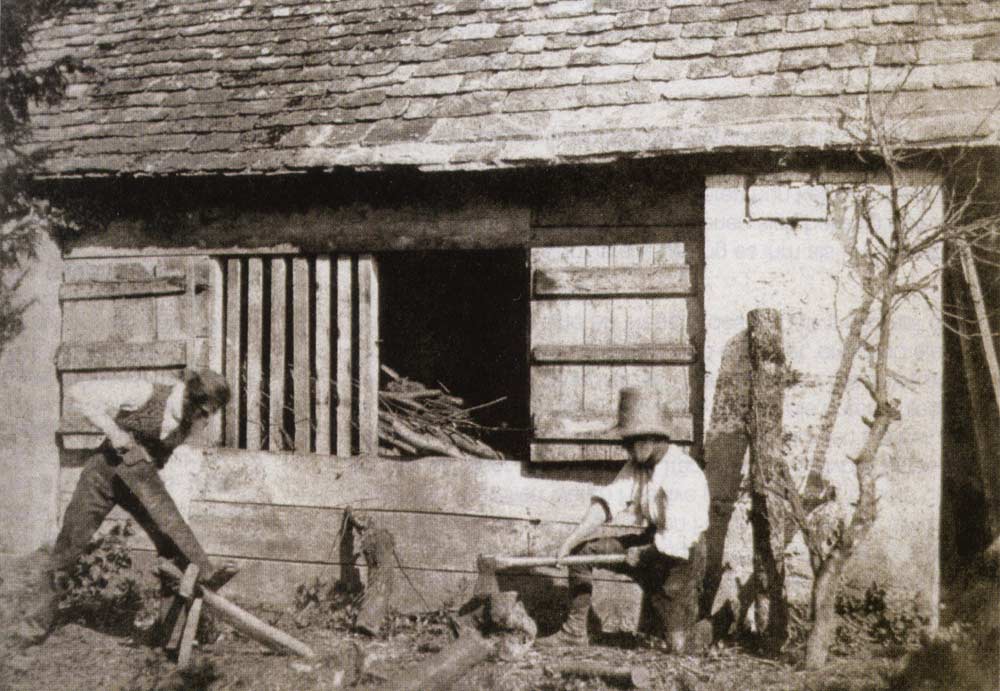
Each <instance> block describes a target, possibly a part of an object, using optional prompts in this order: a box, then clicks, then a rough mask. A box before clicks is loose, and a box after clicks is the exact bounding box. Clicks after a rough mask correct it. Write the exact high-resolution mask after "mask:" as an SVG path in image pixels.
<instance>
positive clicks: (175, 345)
mask: <svg viewBox="0 0 1000 691" xmlns="http://www.w3.org/2000/svg"><path fill="white" fill-rule="evenodd" d="M185 365H187V341H158V342H153V343H126V342H123V341H100V342H96V343H63V344H62V345H61V346H59V349H58V350H57V351H56V369H57V370H59V371H60V372H68V371H80V370H127V369H156V368H168V367H184V366H185Z"/></svg>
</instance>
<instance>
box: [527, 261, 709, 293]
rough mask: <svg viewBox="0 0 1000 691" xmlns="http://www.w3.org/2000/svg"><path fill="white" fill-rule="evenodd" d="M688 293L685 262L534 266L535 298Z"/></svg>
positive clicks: (689, 271)
mask: <svg viewBox="0 0 1000 691" xmlns="http://www.w3.org/2000/svg"><path fill="white" fill-rule="evenodd" d="M690 293H691V268H690V267H689V266H687V265H684V264H680V265H678V264H674V265H668V266H635V267H629V268H628V269H627V270H626V269H621V268H608V267H589V268H584V269H579V268H577V269H561V270H560V269H537V270H536V271H535V273H534V281H533V294H534V296H536V297H566V296H569V297H572V296H580V297H596V296H615V297H629V296H637V297H656V296H666V295H689V294H690Z"/></svg>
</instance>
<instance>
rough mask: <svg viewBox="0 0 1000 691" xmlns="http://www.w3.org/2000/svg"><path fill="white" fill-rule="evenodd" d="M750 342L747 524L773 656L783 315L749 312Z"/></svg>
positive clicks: (779, 565)
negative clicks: (749, 528) (751, 534)
mask: <svg viewBox="0 0 1000 691" xmlns="http://www.w3.org/2000/svg"><path fill="white" fill-rule="evenodd" d="M747 333H748V338H749V341H750V414H749V430H748V431H749V434H750V481H751V490H750V525H751V529H752V532H753V547H754V550H753V574H754V579H755V581H756V589H755V595H754V598H755V599H754V605H755V611H754V616H755V619H756V625H757V631H758V633H759V635H760V636H761V638H762V641H763V643H764V645H765V647H766V648H767V649H768V650H769V651H771V652H777V651H778V650H780V649H781V645H782V644H783V643H784V642H785V639H786V638H787V636H788V610H787V602H786V599H785V561H784V551H785V542H784V536H785V507H784V504H783V502H782V498H781V497H782V494H781V490H782V477H783V475H782V473H781V464H783V463H784V458H783V455H782V411H783V406H784V396H785V394H784V387H785V353H784V348H783V346H782V338H781V313H780V312H778V310H775V309H756V310H751V311H750V313H749V314H747Z"/></svg>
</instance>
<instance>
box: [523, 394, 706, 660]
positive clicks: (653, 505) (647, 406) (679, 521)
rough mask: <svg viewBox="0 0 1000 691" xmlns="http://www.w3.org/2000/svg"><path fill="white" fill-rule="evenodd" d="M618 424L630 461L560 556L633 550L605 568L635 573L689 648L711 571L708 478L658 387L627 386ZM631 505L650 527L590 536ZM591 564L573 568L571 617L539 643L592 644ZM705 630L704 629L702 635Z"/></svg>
mask: <svg viewBox="0 0 1000 691" xmlns="http://www.w3.org/2000/svg"><path fill="white" fill-rule="evenodd" d="M616 429H617V432H618V433H619V434H620V436H621V437H622V441H623V443H624V445H625V449H626V450H627V451H628V455H629V459H630V460H629V461H628V463H626V464H625V466H624V467H623V468H622V469H621V471H620V472H619V473H618V475H617V477H615V479H614V480H613V481H612V482H611V484H610V485H607V486H606V487H602V488H600V489H599V490H597V491H596V492H594V495H593V497H592V499H591V503H590V507H589V508H588V509H587V512H586V514H585V515H584V517H583V519H582V520H581V521H580V524H579V525H578V526H577V527H576V529H574V530H573V532H572V533H571V534H570V535H569V537H567V538H566V540H565V542H563V544H562V547H561V548H560V549H559V556H560V557H565V556H567V555H569V554H587V555H592V554H625V555H627V562H626V563H625V564H622V565H615V566H610V567H607V568H609V569H610V570H613V571H616V572H618V573H623V574H625V575H627V576H629V577H631V578H632V579H633V580H635V581H636V583H638V584H639V585H640V586H641V587H642V590H643V594H644V596H645V598H644V599H645V600H646V601H647V602H648V604H650V605H651V606H652V609H653V613H654V615H656V616H657V617H658V618H659V619H660V620H661V622H660V623H661V625H662V632H663V635H664V638H665V639H666V640H667V642H668V643H669V645H670V647H671V650H672V651H674V652H684V651H685V649H686V648H690V647H691V646H690V641H688V636H689V633H690V632H691V630H692V628H693V627H694V625H695V623H696V622H697V619H698V601H699V598H700V594H701V588H702V580H703V578H704V573H705V558H706V555H705V544H704V538H703V536H702V533H703V532H704V531H705V530H706V529H707V528H708V512H709V494H708V483H707V482H706V480H705V475H704V473H703V472H702V470H701V468H700V467H699V466H698V464H697V463H696V462H695V461H694V460H693V459H692V458H691V457H690V456H688V455H687V454H686V453H684V452H683V451H682V450H681V449H680V448H679V447H677V446H674V445H672V444H671V443H670V433H669V431H668V430H667V428H666V425H665V423H664V416H663V407H662V405H661V403H660V401H659V399H658V397H657V395H656V392H655V391H650V390H644V389H635V388H626V389H622V391H621V398H620V401H619V410H618V427H617V428H616ZM626 510H628V511H629V512H631V514H632V516H633V517H634V518H635V519H636V524H637V525H644V526H645V529H644V530H642V531H641V532H636V533H633V534H629V535H624V536H620V537H612V538H599V539H592V540H591V539H588V538H589V537H590V536H591V535H593V534H594V533H595V532H596V531H597V529H598V528H599V527H600V526H601V525H602V524H604V523H607V522H609V521H610V520H611V519H612V518H613V517H614V516H616V515H617V514H619V513H621V512H623V511H626ZM591 570H592V567H591V566H586V565H585V566H580V565H573V566H570V567H569V591H570V597H571V598H572V601H571V603H570V612H569V617H568V618H567V620H566V622H565V623H564V624H563V627H562V629H561V630H560V631H559V632H558V633H556V634H554V635H552V636H548V637H546V638H543V639H540V640H539V643H540V644H541V645H543V646H552V645H587V644H588V643H589V638H588V634H587V615H588V612H589V610H590V601H591V594H592V592H593V586H592V582H591V579H592V576H591ZM706 624H707V622H706ZM700 630H701V627H700V626H699V631H700ZM707 636H708V632H707V631H704V632H701V636H699V637H707ZM704 643H707V641H706V642H703V644H704Z"/></svg>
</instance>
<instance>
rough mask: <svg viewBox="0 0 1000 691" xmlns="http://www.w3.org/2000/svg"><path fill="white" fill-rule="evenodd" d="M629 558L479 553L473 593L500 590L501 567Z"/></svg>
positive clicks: (595, 563) (602, 563)
mask: <svg viewBox="0 0 1000 691" xmlns="http://www.w3.org/2000/svg"><path fill="white" fill-rule="evenodd" d="M628 560H629V558H628V556H627V555H625V554H593V555H584V554H581V555H572V556H568V557H563V558H562V559H560V558H558V557H501V556H483V555H482V554H480V555H479V556H478V557H477V558H476V572H477V573H478V577H477V578H476V589H475V591H474V592H473V595H474V596H475V597H476V598H484V597H489V596H490V595H493V594H494V593H499V592H500V584H499V583H498V582H497V571H499V570H502V569H513V568H525V567H532V566H557V565H558V566H562V565H566V566H572V565H574V564H587V565H589V566H607V565H610V564H625V563H627V562H628Z"/></svg>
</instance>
